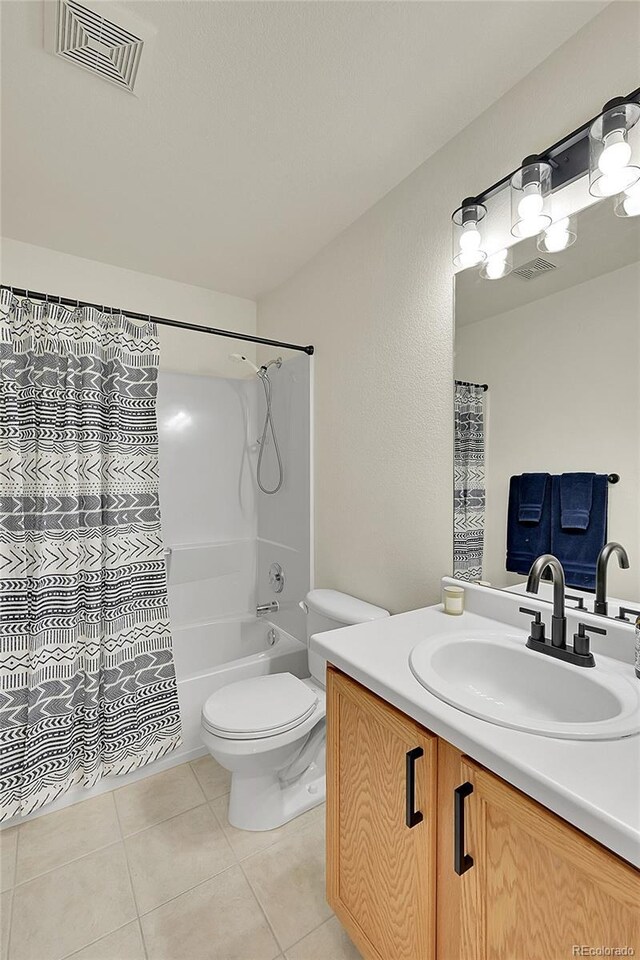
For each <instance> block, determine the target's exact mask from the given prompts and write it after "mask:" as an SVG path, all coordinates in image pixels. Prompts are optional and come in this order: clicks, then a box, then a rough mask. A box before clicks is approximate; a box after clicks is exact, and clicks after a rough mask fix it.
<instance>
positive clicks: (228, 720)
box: [202, 590, 389, 830]
mask: <svg viewBox="0 0 640 960" xmlns="http://www.w3.org/2000/svg"><path fill="white" fill-rule="evenodd" d="M300 606H301V607H302V608H303V610H304V611H305V613H306V620H307V630H306V636H307V644H308V643H309V640H310V638H311V637H312V636H313V635H314V634H316V633H321V632H323V631H325V630H336V629H338V628H339V627H345V626H348V625H351V624H355V623H365V622H367V621H369V620H377V619H379V618H380V617H388V616H389V613H388V611H387V610H383V609H382V608H381V607H376V606H373V605H372V604H370V603H365V602H364V601H362V600H357V599H356V598H355V597H349V596H347V595H346V594H344V593H339V592H338V591H336V590H311V591H310V592H309V593H308V594H307V596H306V599H305V601H304V602H303V603H301V604H300ZM309 669H310V673H311V676H310V677H307V678H305V679H303V680H301V679H299V678H298V677H294V676H293V675H292V674H290V673H274V674H270V675H268V676H264V677H253V678H251V679H248V680H240V681H238V682H237V683H231V684H228V685H227V686H226V687H222V688H221V689H220V690H217V691H216V692H215V693H213V694H212V695H211V696H210V697H209V699H208V700H207V701H206V703H205V704H204V706H203V708H202V740H203V743H204V745H205V746H206V747H207V749H208V751H209V753H210V754H211V756H212V757H213V758H214V759H215V760H217V762H218V763H219V764H220V765H221V766H223V767H225V768H226V769H227V770H229V771H230V772H231V793H230V795H229V814H228V816H229V822H230V823H231V824H232V825H233V826H234V827H238V828H239V829H241V830H273V829H275V828H276V827H280V826H282V824H283V823H287V821H289V820H292V819H293V818H294V817H297V816H299V815H300V814H302V813H304V812H305V811H306V810H310V809H311V808H312V807H315V806H316V805H317V804H319V803H322V801H323V800H324V798H325V741H326V737H325V715H326V698H325V673H326V661H325V660H324V658H323V657H321V656H319V655H318V654H315V653H313V652H311V651H310V652H309Z"/></svg>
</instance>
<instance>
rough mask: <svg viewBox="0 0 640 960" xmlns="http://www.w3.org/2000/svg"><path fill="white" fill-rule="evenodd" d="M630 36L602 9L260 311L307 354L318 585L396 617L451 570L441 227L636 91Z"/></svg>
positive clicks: (447, 343)
mask: <svg viewBox="0 0 640 960" xmlns="http://www.w3.org/2000/svg"><path fill="white" fill-rule="evenodd" d="M551 6H552V5H549V9H550V18H551V19H550V29H552V28H553V27H552V21H553V14H552V10H551ZM639 28H640V5H638V4H634V3H624V2H622V3H613V4H611V5H610V6H609V7H607V8H606V9H605V10H604V11H603V13H602V14H600V15H599V16H598V17H596V18H595V19H594V20H593V21H591V22H590V23H589V24H587V26H586V27H585V28H583V29H582V30H581V31H579V33H577V34H576V35H575V37H573V38H572V39H571V40H569V41H568V42H567V43H566V44H564V45H563V46H562V47H560V48H559V49H558V50H557V51H556V52H555V53H554V54H553V55H552V56H551V57H549V58H548V59H547V60H546V61H545V62H544V63H542V64H541V65H540V66H539V67H538V68H537V69H536V70H535V71H533V72H532V73H531V74H530V75H529V76H527V77H526V78H525V79H524V80H523V81H521V82H520V83H519V84H518V85H517V86H516V87H514V88H513V89H512V90H511V91H509V93H508V94H506V95H505V96H504V97H503V98H501V99H500V100H499V101H498V102H497V103H495V104H494V105H493V106H492V107H491V108H490V109H489V110H487V111H486V112H485V113H484V114H483V115H482V116H481V117H479V118H478V119H477V120H476V121H474V123H472V124H471V125H470V126H469V127H467V128H466V129H465V130H464V131H463V132H462V133H461V134H459V135H458V136H457V137H455V138H454V139H453V140H451V141H450V142H449V143H448V144H447V145H446V146H445V147H444V148H443V149H442V150H440V151H439V152H438V153H436V154H434V155H433V156H432V157H431V158H430V159H429V160H427V161H426V162H425V163H424V164H423V165H422V166H421V167H419V168H418V169H417V170H416V171H415V172H414V173H413V174H412V175H411V176H410V177H408V178H407V179H406V180H404V181H403V182H402V183H401V184H399V185H398V186H397V187H396V188H395V189H394V190H393V191H391V193H389V194H388V195H387V196H386V197H384V198H383V199H382V200H381V201H380V202H379V203H378V204H376V205H375V206H374V207H372V208H371V209H370V210H369V211H367V213H365V214H364V215H363V216H362V217H360V218H359V219H358V220H357V221H356V222H355V223H354V224H352V226H350V227H349V228H348V229H347V230H345V231H344V232H343V233H342V234H340V236H338V237H337V238H336V239H335V240H334V241H333V242H332V243H330V244H329V245H328V246H327V247H325V248H324V249H323V250H322V251H321V252H320V253H319V254H318V255H317V256H316V257H314V258H313V259H312V260H311V261H310V262H309V263H308V264H307V265H306V266H305V267H303V268H302V269H301V270H300V271H298V273H296V274H295V275H294V276H293V277H292V278H291V279H290V280H288V281H287V282H286V283H284V284H282V285H281V286H280V287H278V288H277V289H276V290H274V291H273V292H272V293H270V294H268V295H267V296H265V297H263V298H261V299H260V301H259V304H258V329H259V333H260V334H261V335H262V336H273V337H279V338H282V339H295V340H297V341H298V342H305V343H307V342H308V343H314V344H315V346H316V348H317V355H316V360H315V379H316V434H315V440H316V450H315V458H316V478H315V486H316V543H317V553H316V560H317V568H316V582H317V584H318V585H320V586H325V587H334V588H337V589H341V590H345V591H347V592H349V593H353V594H356V595H358V596H361V597H363V598H365V599H367V600H370V601H373V602H375V603H380V604H382V605H384V606H386V607H388V608H389V609H391V610H392V611H394V612H396V611H399V610H405V609H409V608H411V607H417V606H421V605H423V604H425V603H431V602H434V601H435V600H436V599H437V598H438V592H439V588H438V580H439V577H440V576H441V575H442V574H444V573H448V572H449V571H450V570H451V562H452V561H451V557H452V547H451V539H452V538H451V514H452V494H451V462H452V446H453V444H452V432H453V431H452V427H453V425H452V401H451V390H452V385H451V380H452V375H453V360H452V357H453V300H452V295H453V283H452V279H453V268H452V264H451V234H450V216H451V213H452V211H453V210H454V209H455V207H457V206H458V205H459V203H460V201H461V199H462V198H463V197H465V196H468V195H470V194H473V193H474V191H478V190H481V189H482V188H483V187H485V186H487V185H488V184H490V183H493V182H494V181H495V180H497V179H498V178H499V177H500V176H502V175H504V174H505V173H507V172H509V171H510V170H513V169H515V168H517V167H518V166H519V164H520V163H521V161H522V158H523V157H524V156H526V155H527V154H530V153H534V152H535V151H536V150H541V149H543V148H544V147H546V146H547V145H548V144H550V143H553V142H555V141H556V140H558V139H559V138H560V137H561V136H562V135H563V134H565V133H566V132H567V131H568V130H571V129H573V128H574V127H575V126H577V125H578V124H580V123H582V122H584V121H585V120H586V119H588V118H589V117H591V116H593V115H594V114H595V113H597V112H598V110H599V109H601V106H602V104H604V102H605V101H606V100H608V99H610V98H611V97H613V96H617V95H619V94H622V93H627V92H628V91H630V90H632V89H634V88H635V87H636V86H637V82H638V47H637V38H638V31H639ZM452 55H454V54H453V52H452ZM461 69H464V65H463V64H461ZM469 82H470V83H473V82H474V80H473V77H470V78H469ZM444 102H446V95H444V100H443V103H444ZM448 108H451V109H455V104H448Z"/></svg>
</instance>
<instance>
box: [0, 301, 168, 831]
mask: <svg viewBox="0 0 640 960" xmlns="http://www.w3.org/2000/svg"><path fill="white" fill-rule="evenodd" d="M0 303H1V307H2V309H1V312H0V431H1V432H0V819H6V818H8V817H12V816H15V815H16V814H28V813H31V812H32V811H34V810H36V809H38V808H39V807H41V806H42V805H43V804H45V803H47V802H49V801H51V800H53V799H54V798H55V797H57V796H59V795H60V794H61V793H62V792H63V791H64V790H66V789H67V788H68V787H69V786H71V784H73V783H81V784H83V785H84V786H86V787H91V786H93V785H94V784H95V783H96V782H97V781H98V780H99V779H100V778H101V777H103V776H105V775H107V774H125V773H128V772H130V771H131V770H134V769H136V768H137V767H139V766H141V765H142V764H145V763H148V762H150V761H152V760H155V759H156V758H158V757H161V756H162V755H163V754H165V753H167V752H168V751H170V750H173V749H174V748H175V747H177V746H178V745H179V743H180V713H179V707H178V698H177V690H176V678H175V670H174V664H173V653H172V646H171V634H170V630H169V615H168V607H167V586H166V574H165V567H164V560H163V553H162V540H161V535H160V510H159V501H158V435H157V424H156V414H155V401H156V390H157V366H158V340H157V335H156V329H155V325H153V324H151V323H148V324H144V325H142V326H140V325H136V324H134V323H132V322H131V321H129V320H128V319H126V318H125V317H123V316H112V315H109V314H106V313H102V312H100V311H97V310H93V309H88V308H83V309H79V310H75V311H69V310H67V309H65V308H64V307H61V306H59V305H50V304H37V305H36V304H31V303H29V301H28V300H18V299H16V298H15V297H13V296H12V294H11V293H10V292H9V291H5V290H3V291H2V295H1V300H0Z"/></svg>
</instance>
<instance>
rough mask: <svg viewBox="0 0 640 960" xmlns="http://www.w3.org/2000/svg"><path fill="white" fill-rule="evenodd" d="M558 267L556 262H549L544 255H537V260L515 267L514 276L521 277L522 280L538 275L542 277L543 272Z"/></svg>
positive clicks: (531, 278) (533, 278) (532, 278)
mask: <svg viewBox="0 0 640 960" xmlns="http://www.w3.org/2000/svg"><path fill="white" fill-rule="evenodd" d="M557 269H558V268H557V267H556V265H555V263H549V261H548V260H543V259H542V257H536V258H535V260H529V261H528V262H527V263H523V264H522V266H521V267H515V268H514V270H513V271H512V272H513V275H514V277H520V279H521V280H535V279H536V277H541V276H542V275H543V273H549V271H550V270H557Z"/></svg>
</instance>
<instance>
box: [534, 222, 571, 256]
mask: <svg viewBox="0 0 640 960" xmlns="http://www.w3.org/2000/svg"><path fill="white" fill-rule="evenodd" d="M577 236H578V234H577V231H576V223H575V217H562V218H561V219H560V220H554V222H553V223H552V224H551V226H550V227H547V229H546V230H545V231H544V232H543V233H541V234H540V236H539V237H538V243H537V247H538V250H540V251H541V253H559V252H560V251H561V250H566V249H567V247H570V246H571V244H572V243H575V242H576V238H577Z"/></svg>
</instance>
